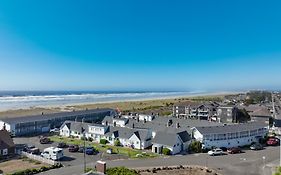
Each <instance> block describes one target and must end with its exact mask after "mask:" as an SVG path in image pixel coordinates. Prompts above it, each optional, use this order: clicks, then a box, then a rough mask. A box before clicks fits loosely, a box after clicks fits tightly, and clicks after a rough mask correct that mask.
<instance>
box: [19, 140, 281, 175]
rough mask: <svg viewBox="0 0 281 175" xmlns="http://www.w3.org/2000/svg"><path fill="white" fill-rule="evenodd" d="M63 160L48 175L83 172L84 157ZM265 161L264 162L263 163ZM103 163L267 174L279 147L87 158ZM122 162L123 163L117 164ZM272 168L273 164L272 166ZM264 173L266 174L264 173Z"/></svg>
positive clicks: (89, 161)
mask: <svg viewBox="0 0 281 175" xmlns="http://www.w3.org/2000/svg"><path fill="white" fill-rule="evenodd" d="M14 142H15V143H16V144H28V145H34V146H35V147H37V148H39V149H40V151H43V150H44V148H47V147H50V146H57V143H50V144H40V142H39V137H38V136H37V137H20V138H14ZM64 155H65V158H64V159H63V160H62V161H61V163H62V164H63V165H64V166H65V167H64V168H60V169H56V170H51V171H48V173H47V174H48V175H49V174H68V175H69V174H73V175H74V174H79V173H80V172H81V171H82V170H83V164H84V154H83V153H79V152H75V153H71V152H69V151H68V149H67V148H65V149H64ZM263 158H264V159H263ZM101 159H102V160H105V161H106V162H107V164H108V166H110V167H114V166H126V167H130V168H140V167H153V166H173V165H179V164H181V165H201V166H208V167H211V168H215V169H216V170H218V172H221V173H223V174H226V173H227V174H233V175H234V174H237V173H238V174H247V175H248V174H249V175H254V174H255V175H256V174H257V172H261V173H260V174H263V173H264V174H270V173H271V169H272V167H273V166H270V164H273V162H276V161H277V160H278V159H279V146H267V147H265V148H264V149H263V150H257V151H253V150H250V149H243V153H239V154H227V153H226V152H225V153H224V155H222V156H209V155H208V154H207V153H199V154H187V155H175V156H167V157H161V158H160V157H158V158H151V159H128V157H126V156H123V155H117V154H106V153H98V154H97V155H86V163H87V167H94V165H95V162H96V161H97V160H101ZM120 159H122V160H120ZM274 164H275V163H274ZM265 172H267V173H265Z"/></svg>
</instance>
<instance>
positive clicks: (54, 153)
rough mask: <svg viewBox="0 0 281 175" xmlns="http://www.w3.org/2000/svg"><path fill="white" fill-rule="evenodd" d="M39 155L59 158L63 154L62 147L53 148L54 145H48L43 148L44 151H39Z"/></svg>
mask: <svg viewBox="0 0 281 175" xmlns="http://www.w3.org/2000/svg"><path fill="white" fill-rule="evenodd" d="M41 156H42V157H44V158H47V159H51V160H60V159H61V158H63V157H64V155H63V149H61V148H55V147H49V148H46V149H44V151H43V152H42V153H41Z"/></svg>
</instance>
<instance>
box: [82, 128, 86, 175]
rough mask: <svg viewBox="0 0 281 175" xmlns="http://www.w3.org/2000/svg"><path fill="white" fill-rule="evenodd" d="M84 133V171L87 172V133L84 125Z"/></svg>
mask: <svg viewBox="0 0 281 175" xmlns="http://www.w3.org/2000/svg"><path fill="white" fill-rule="evenodd" d="M81 130H82V133H83V140H84V148H83V154H84V173H86V169H87V167H86V135H85V129H84V128H83V127H82V129H81Z"/></svg>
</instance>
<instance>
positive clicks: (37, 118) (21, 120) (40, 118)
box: [0, 108, 114, 124]
mask: <svg viewBox="0 0 281 175" xmlns="http://www.w3.org/2000/svg"><path fill="white" fill-rule="evenodd" d="M113 111H114V110H113V109H109V108H104V109H91V110H83V111H72V112H60V113H53V114H44V115H32V116H21V117H13V118H2V119H0V120H2V121H3V122H5V123H9V124H10V123H25V122H26V121H29V122H33V121H44V120H49V119H54V118H61V117H71V116H78V115H88V114H93V113H101V112H113Z"/></svg>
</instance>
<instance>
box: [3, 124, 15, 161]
mask: <svg viewBox="0 0 281 175" xmlns="http://www.w3.org/2000/svg"><path fill="white" fill-rule="evenodd" d="M13 154H15V144H14V142H13V139H12V138H11V136H10V133H9V132H8V131H6V130H5V128H4V129H2V130H0V157H1V156H7V155H13Z"/></svg>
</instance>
